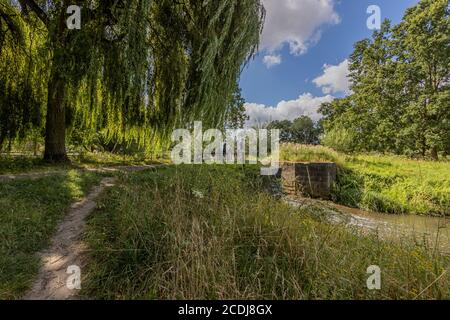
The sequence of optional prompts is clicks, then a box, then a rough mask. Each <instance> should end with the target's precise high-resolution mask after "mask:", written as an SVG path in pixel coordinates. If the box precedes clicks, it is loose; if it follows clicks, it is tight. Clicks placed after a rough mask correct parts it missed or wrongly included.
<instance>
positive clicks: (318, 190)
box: [281, 162, 337, 199]
mask: <svg viewBox="0 0 450 320" xmlns="http://www.w3.org/2000/svg"><path fill="white" fill-rule="evenodd" d="M336 175H337V166H336V164H335V163H332V162H326V163H305V162H283V163H281V178H282V184H283V191H284V192H285V193H287V194H288V195H293V196H310V197H312V198H321V199H329V198H330V197H331V189H332V187H333V184H334V183H335V182H336Z"/></svg>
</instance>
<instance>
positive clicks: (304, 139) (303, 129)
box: [267, 116, 320, 144]
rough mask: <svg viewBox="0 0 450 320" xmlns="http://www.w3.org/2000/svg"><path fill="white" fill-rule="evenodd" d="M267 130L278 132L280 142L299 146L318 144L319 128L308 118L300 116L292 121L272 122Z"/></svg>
mask: <svg viewBox="0 0 450 320" xmlns="http://www.w3.org/2000/svg"><path fill="white" fill-rule="evenodd" d="M267 129H269V130H270V129H279V130H280V142H292V143H301V144H318V143H319V135H320V126H319V124H318V123H314V121H313V120H312V119H311V118H309V117H308V116H300V117H299V118H297V119H295V120H294V121H292V122H291V121H289V120H282V121H272V122H270V123H269V124H268V125H267Z"/></svg>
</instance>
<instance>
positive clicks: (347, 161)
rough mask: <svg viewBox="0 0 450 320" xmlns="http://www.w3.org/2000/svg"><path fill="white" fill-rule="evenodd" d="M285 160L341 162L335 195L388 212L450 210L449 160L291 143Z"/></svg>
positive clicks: (445, 212)
mask: <svg viewBox="0 0 450 320" xmlns="http://www.w3.org/2000/svg"><path fill="white" fill-rule="evenodd" d="M281 158H282V160H288V161H299V162H302V161H309V162H316V161H333V162H336V163H337V164H338V167H339V170H338V180H337V184H336V187H335V190H334V195H333V197H334V200H335V201H337V202H339V203H341V204H344V205H349V206H353V207H358V208H361V209H366V210H373V211H380V212H387V213H401V214H402V213H404V214H406V213H414V214H424V215H450V162H449V161H441V162H435V161H425V160H412V159H408V158H405V157H400V156H389V155H345V154H340V153H337V152H336V151H334V150H332V149H330V148H327V147H322V146H304V145H295V144H286V145H283V146H282V148H281Z"/></svg>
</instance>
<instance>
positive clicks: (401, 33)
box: [321, 0, 450, 158]
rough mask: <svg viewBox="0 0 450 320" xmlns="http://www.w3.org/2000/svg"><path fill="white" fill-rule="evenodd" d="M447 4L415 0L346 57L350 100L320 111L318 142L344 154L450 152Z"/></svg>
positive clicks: (334, 103)
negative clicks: (396, 19) (398, 19)
mask: <svg viewBox="0 0 450 320" xmlns="http://www.w3.org/2000/svg"><path fill="white" fill-rule="evenodd" d="M448 17H449V7H448V1H447V0H421V1H420V2H419V3H418V4H417V5H416V6H415V7H412V8H410V9H408V10H407V11H406V13H405V15H404V17H403V20H402V21H401V23H399V24H398V25H396V26H391V24H390V22H389V21H385V22H384V23H383V25H382V28H381V30H379V31H376V32H375V33H374V34H373V37H372V38H371V39H364V40H362V41H359V42H357V43H356V44H355V48H354V52H353V54H352V55H351V57H350V67H349V68H350V78H351V83H352V88H351V89H352V92H353V93H352V94H351V95H350V96H348V97H346V98H345V99H336V100H334V101H333V102H332V103H327V104H324V105H323V106H322V108H321V112H322V113H323V114H324V116H325V119H324V121H323V125H324V128H325V132H326V134H325V138H324V140H323V142H324V143H325V144H328V145H329V146H332V147H335V148H338V149H342V150H344V151H379V152H390V153H396V154H408V155H415V154H418V155H421V156H425V155H430V156H431V157H433V158H437V157H438V153H439V152H440V153H444V154H448V153H449V152H450V108H449V105H450V73H449V67H450V43H449V41H450V36H449V35H450V23H449V20H448Z"/></svg>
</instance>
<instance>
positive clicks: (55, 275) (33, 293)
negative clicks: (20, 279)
mask: <svg viewBox="0 0 450 320" xmlns="http://www.w3.org/2000/svg"><path fill="white" fill-rule="evenodd" d="M115 180H116V179H115V178H104V179H103V180H102V181H101V183H100V185H99V186H96V187H94V188H93V189H92V191H91V192H90V193H89V194H88V195H87V196H86V197H85V198H84V199H82V200H81V201H79V202H77V203H74V204H73V205H72V206H71V209H70V211H69V213H68V214H67V215H66V217H65V218H64V220H63V221H62V222H61V223H60V224H59V226H58V230H57V231H56V234H55V235H54V236H53V238H52V241H51V243H52V244H51V246H50V248H48V249H46V250H44V251H42V252H41V253H39V256H40V257H41V259H42V262H43V265H42V267H41V269H40V270H39V274H38V277H37V279H36V281H35V282H34V284H33V287H32V289H31V290H30V291H29V292H28V293H27V294H26V295H25V297H24V299H25V300H67V299H75V298H76V295H77V290H76V289H73V290H71V289H69V287H68V286H67V279H68V276H69V274H67V270H68V267H69V266H77V267H79V268H80V270H83V266H84V262H85V261H83V252H84V251H85V250H86V246H85V244H84V243H83V241H82V234H83V231H84V227H85V224H86V218H87V217H88V216H89V214H90V213H91V212H92V211H93V210H94V209H95V206H96V203H95V199H96V198H97V197H98V196H99V195H100V193H101V192H102V191H103V190H104V189H105V188H108V187H112V186H114V183H115Z"/></svg>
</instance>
